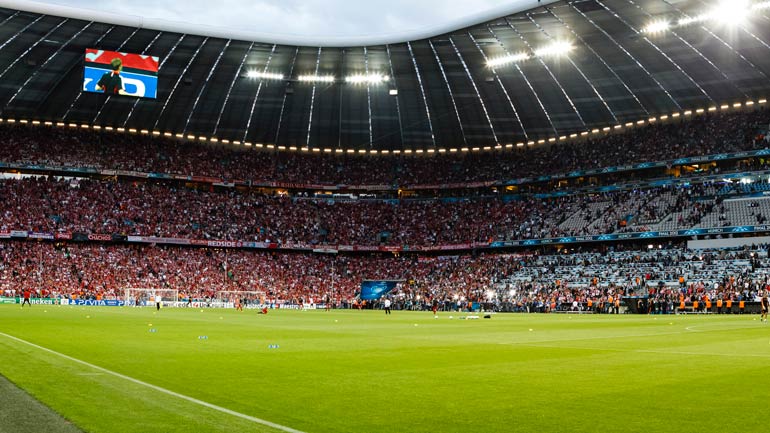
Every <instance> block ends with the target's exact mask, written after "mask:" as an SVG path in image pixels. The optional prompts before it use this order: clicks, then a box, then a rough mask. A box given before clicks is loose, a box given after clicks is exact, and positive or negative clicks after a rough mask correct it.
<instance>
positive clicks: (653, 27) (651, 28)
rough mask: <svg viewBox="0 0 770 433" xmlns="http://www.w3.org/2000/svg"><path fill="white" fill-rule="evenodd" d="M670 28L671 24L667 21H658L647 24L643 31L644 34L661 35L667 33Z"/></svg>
mask: <svg viewBox="0 0 770 433" xmlns="http://www.w3.org/2000/svg"><path fill="white" fill-rule="evenodd" d="M669 28H671V23H670V22H668V21H666V20H658V21H653V22H651V23H650V24H647V27H645V28H644V29H643V30H642V31H643V32H644V33H661V32H665V31H666V30H668V29H669Z"/></svg>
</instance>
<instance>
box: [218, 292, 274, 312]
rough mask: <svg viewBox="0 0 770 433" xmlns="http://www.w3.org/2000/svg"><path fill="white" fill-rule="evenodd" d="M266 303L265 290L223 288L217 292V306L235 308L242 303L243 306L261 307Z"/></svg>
mask: <svg viewBox="0 0 770 433" xmlns="http://www.w3.org/2000/svg"><path fill="white" fill-rule="evenodd" d="M264 303H265V292H262V291H255V290H222V291H220V292H217V301H216V302H215V306H217V307H221V308H235V306H236V304H241V306H242V307H243V308H259V307H261V306H262V305H263V304H264Z"/></svg>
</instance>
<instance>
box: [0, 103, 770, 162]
mask: <svg viewBox="0 0 770 433" xmlns="http://www.w3.org/2000/svg"><path fill="white" fill-rule="evenodd" d="M755 104H760V105H764V104H767V99H760V100H758V101H756V102H755V101H753V100H749V101H746V102H736V103H733V104H722V105H720V106H711V107H708V108H698V109H695V110H685V111H683V112H681V113H680V112H674V113H671V114H663V115H660V116H657V117H655V116H652V117H649V118H647V119H640V120H637V121H636V122H626V123H625V124H618V125H615V126H605V127H604V128H601V129H599V128H595V129H592V130H589V131H583V132H579V133H578V132H575V133H572V134H569V135H562V136H560V137H549V138H541V139H539V140H537V141H535V140H530V141H528V142H526V143H524V142H518V143H516V144H513V143H508V144H505V145H502V144H497V145H495V146H479V147H461V148H451V149H443V148H442V149H404V150H399V149H395V150H376V149H370V150H366V149H358V150H356V149H330V148H328V147H327V148H319V147H307V146H305V147H298V146H283V145H281V146H276V145H274V144H263V143H251V142H248V141H244V142H242V141H239V140H227V139H219V138H216V137H205V136H202V135H199V136H196V135H192V134H187V135H185V134H180V133H172V132H161V131H149V130H147V129H136V128H123V127H112V126H100V125H89V124H87V123H72V122H52V121H40V120H27V119H20V120H16V119H3V118H0V123H2V122H5V123H11V124H13V123H20V124H32V125H45V126H57V127H69V128H80V129H93V130H96V131H100V130H105V131H117V132H121V133H130V134H142V135H152V136H156V137H158V136H163V137H168V138H178V139H182V140H185V139H186V140H188V141H199V142H209V143H222V144H234V145H237V146H246V147H255V148H259V149H263V148H264V149H271V150H273V149H277V150H280V151H286V150H288V151H301V152H312V153H336V154H343V153H345V154H371V155H377V154H380V155H389V154H393V155H399V154H402V153H403V154H406V155H411V154H417V155H420V154H436V153H439V154H444V153H457V152H478V151H481V150H484V151H490V150H500V149H503V148H505V149H511V148H513V147H524V146H525V145H527V146H534V145H535V144H545V143H555V142H557V141H565V140H567V139H576V138H583V137H586V136H588V135H590V134H594V135H595V134H601V133H609V132H612V131H617V130H621V129H623V128H632V127H635V126H642V125H645V124H653V123H656V122H659V121H660V122H665V121H667V120H669V119H678V118H680V117H682V116H692V115H693V114H696V115H699V114H703V113H706V112H716V111H719V110H721V111H726V110H729V109H731V108H732V109H739V108H742V107H752V106H754V105H755Z"/></svg>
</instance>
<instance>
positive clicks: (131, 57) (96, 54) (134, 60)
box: [86, 48, 158, 74]
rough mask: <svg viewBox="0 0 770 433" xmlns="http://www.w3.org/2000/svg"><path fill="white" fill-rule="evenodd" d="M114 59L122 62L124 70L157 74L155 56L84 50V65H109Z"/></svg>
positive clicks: (156, 59)
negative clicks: (138, 70) (137, 70)
mask: <svg viewBox="0 0 770 433" xmlns="http://www.w3.org/2000/svg"><path fill="white" fill-rule="evenodd" d="M116 58H117V59H120V60H121V61H122V62H123V67H124V68H132V69H141V70H143V71H149V72H153V73H155V74H157V73H158V58H157V57H155V56H145V55H143V54H131V53H119V52H117V51H105V50H97V49H94V48H86V63H97V64H101V65H109V64H110V62H112V60H113V59H116Z"/></svg>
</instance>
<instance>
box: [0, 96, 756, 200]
mask: <svg viewBox="0 0 770 433" xmlns="http://www.w3.org/2000/svg"><path fill="white" fill-rule="evenodd" d="M768 122H770V116H768V113H767V110H766V109H765V108H760V109H757V110H754V111H735V112H730V113H713V114H712V113H708V114H704V115H699V116H694V117H693V118H692V119H689V120H687V121H682V122H669V123H665V122H659V123H655V124H651V125H648V126H644V127H639V128H633V129H630V130H629V131H628V132H626V133H613V134H607V135H603V136H601V137H598V138H591V139H587V140H585V142H581V143H579V144H576V143H557V144H554V145H542V146H541V145H535V146H524V147H522V148H516V147H515V148H513V149H505V150H502V151H494V152H457V153H444V154H439V153H434V154H422V155H418V154H411V155H405V154H401V155H398V156H396V155H392V154H391V155H370V154H367V155H359V154H347V153H344V154H336V153H331V154H326V153H323V152H321V153H316V152H309V153H308V152H299V151H296V152H289V151H270V150H263V151H260V150H256V149H255V148H254V147H253V146H252V147H251V148H249V147H245V146H242V145H241V146H235V145H232V144H221V143H219V144H216V145H214V144H204V143H182V142H179V141H174V140H172V139H167V138H164V137H153V136H152V135H142V134H122V133H112V132H106V131H100V132H97V131H93V130H81V129H72V128H67V129H64V128H50V127H42V126H39V127H26V126H9V125H7V124H5V125H3V126H1V127H0V161H3V162H20V163H30V164H49V165H56V166H77V167H83V166H87V167H94V168H102V169H123V170H133V171H140V172H157V173H169V174H181V175H186V176H190V175H196V176H211V177H216V178H220V179H225V180H244V181H254V182H258V183H262V182H272V181H277V182H287V183H298V184H319V183H320V184H335V185H336V184H346V185H401V186H403V185H414V184H428V185H430V184H446V183H462V182H478V181H493V180H510V179H518V178H524V177H530V176H538V175H544V174H560V173H567V172H569V171H572V170H576V169H581V170H586V169H593V168H600V167H607V166H618V165H624V164H629V163H635V162H647V161H658V160H668V159H673V158H680V157H686V156H697V155H708V154H716V153H723V152H731V151H739V150H749V149H757V148H765V147H767V146H768V143H767V140H766V136H765V135H764V134H766V132H767V129H768Z"/></svg>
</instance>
